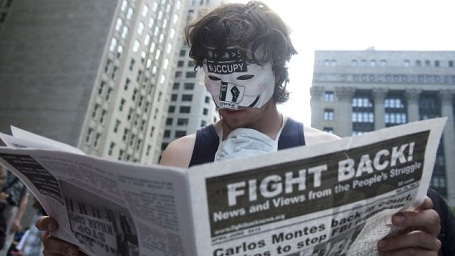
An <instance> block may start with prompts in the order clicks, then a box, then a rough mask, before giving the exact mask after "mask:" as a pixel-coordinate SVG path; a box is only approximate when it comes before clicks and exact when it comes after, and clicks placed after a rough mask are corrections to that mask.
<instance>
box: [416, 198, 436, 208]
mask: <svg viewBox="0 0 455 256" xmlns="http://www.w3.org/2000/svg"><path fill="white" fill-rule="evenodd" d="M418 209H421V210H424V209H433V201H431V199H430V198H429V197H428V196H427V197H425V200H424V201H423V203H422V205H420V206H419V208H418Z"/></svg>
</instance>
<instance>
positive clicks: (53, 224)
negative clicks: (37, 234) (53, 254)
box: [35, 216, 58, 232]
mask: <svg viewBox="0 0 455 256" xmlns="http://www.w3.org/2000/svg"><path fill="white" fill-rule="evenodd" d="M35 226H36V228H37V229H39V230H41V231H51V232H52V231H55V230H57V228H58V223H57V221H56V220H55V219H53V218H51V217H49V216H42V217H39V218H38V220H37V221H36V223H35Z"/></svg>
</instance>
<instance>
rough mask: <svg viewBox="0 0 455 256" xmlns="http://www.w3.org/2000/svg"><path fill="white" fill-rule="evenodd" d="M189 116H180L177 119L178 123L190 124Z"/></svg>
mask: <svg viewBox="0 0 455 256" xmlns="http://www.w3.org/2000/svg"><path fill="white" fill-rule="evenodd" d="M188 122H189V120H188V118H179V119H177V125H188Z"/></svg>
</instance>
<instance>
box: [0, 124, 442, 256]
mask: <svg viewBox="0 0 455 256" xmlns="http://www.w3.org/2000/svg"><path fill="white" fill-rule="evenodd" d="M445 122H446V118H436V119H430V120H425V121H419V122H414V123H409V124H406V125H401V126H395V127H392V128H386V129H382V130H379V131H375V132H371V133H368V134H364V135H361V136H357V137H352V138H343V139H340V140H339V141H335V142H330V143H321V144H318V145H313V146H303V147H297V148H292V149H287V150H281V151H278V152H274V153H270V154H266V155H260V156H254V157H246V158H240V159H230V160H225V161H221V162H215V163H209V164H204V165H199V166H194V167H191V168H189V169H182V168H172V167H165V166H160V165H148V166H145V165H140V164H132V163H124V162H119V161H113V160H107V159H102V158H99V157H94V156H88V155H84V154H81V153H80V152H78V151H77V150H75V149H71V148H70V147H68V148H67V147H63V146H62V145H61V144H60V143H55V145H54V142H53V141H52V140H49V139H47V140H42V139H39V137H40V136H38V137H36V139H35V137H34V136H33V135H31V134H29V133H25V132H20V133H17V134H15V133H14V132H13V136H9V135H6V134H1V135H0V137H1V138H2V140H3V141H4V142H5V144H6V145H7V147H1V148H0V162H1V163H2V164H3V165H5V166H6V167H7V168H9V169H10V170H11V171H12V172H14V173H15V174H16V175H17V176H18V177H19V178H20V179H21V180H22V181H23V182H24V183H25V184H26V185H27V186H28V188H29V189H30V191H31V192H32V193H33V194H34V195H35V196H36V197H37V198H38V200H39V201H40V203H41V204H42V205H43V207H44V208H45V210H46V211H47V213H48V214H49V215H50V216H52V217H54V218H56V219H57V220H58V222H59V230H58V232H56V233H55V234H53V235H55V236H56V237H59V238H60V239H63V240H65V241H69V242H71V243H73V244H75V245H77V246H79V247H80V249H81V250H82V251H84V252H85V253H87V254H88V255H96V256H103V255H158V256H160V255H163V256H164V255H189V256H194V255H212V256H228V255H241V256H267V255H286V256H298V255H377V254H378V253H377V249H376V244H377V241H378V240H380V239H381V238H383V237H384V236H386V235H387V234H390V233H393V232H396V231H397V229H396V228H395V227H394V226H393V225H392V224H391V216H392V214H394V213H396V212H399V211H404V210H412V209H413V208H415V207H417V206H419V205H420V204H421V203H422V202H423V200H424V198H425V195H426V191H427V189H428V187H429V183H430V179H431V175H432V171H433V166H434V162H435V156H436V151H437V148H438V145H439V141H440V138H441V134H442V131H443V128H444V124H445ZM24 134H26V135H27V136H23V135H24Z"/></svg>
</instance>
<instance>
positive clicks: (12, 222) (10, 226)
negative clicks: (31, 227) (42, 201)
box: [0, 165, 28, 256]
mask: <svg viewBox="0 0 455 256" xmlns="http://www.w3.org/2000/svg"><path fill="white" fill-rule="evenodd" d="M0 169H4V171H6V177H5V181H4V182H3V189H2V191H1V192H0V200H1V201H2V202H4V208H3V211H2V213H1V216H0V217H1V218H2V222H3V221H4V224H3V225H4V226H3V227H2V228H4V234H5V240H4V245H3V247H2V249H1V250H0V256H3V255H7V252H8V250H9V247H10V246H11V244H12V243H13V240H14V234H15V233H16V231H19V230H20V229H21V225H20V224H21V220H22V217H23V216H24V213H25V209H26V207H27V202H28V189H27V187H26V186H25V184H24V183H22V181H20V180H19V178H18V177H16V176H15V175H14V174H12V173H11V172H10V171H8V170H7V169H6V168H5V167H4V166H3V165H0ZM1 233H3V231H1Z"/></svg>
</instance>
